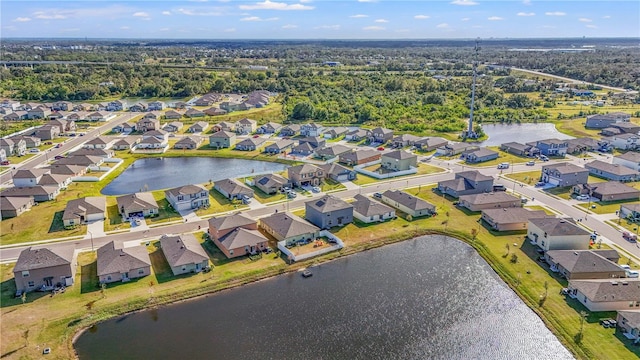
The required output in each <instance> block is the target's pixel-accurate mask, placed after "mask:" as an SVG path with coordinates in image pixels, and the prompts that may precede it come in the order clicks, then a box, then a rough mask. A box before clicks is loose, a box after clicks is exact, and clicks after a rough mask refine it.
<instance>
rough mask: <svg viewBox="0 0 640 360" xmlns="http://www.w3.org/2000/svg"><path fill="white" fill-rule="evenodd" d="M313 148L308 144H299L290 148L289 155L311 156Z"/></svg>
mask: <svg viewBox="0 0 640 360" xmlns="http://www.w3.org/2000/svg"><path fill="white" fill-rule="evenodd" d="M314 151H315V148H314V147H313V146H312V145H311V144H310V143H306V142H305V143H299V144H298V145H296V146H294V147H293V148H291V152H290V153H291V154H296V155H302V156H308V155H311V154H313V153H314Z"/></svg>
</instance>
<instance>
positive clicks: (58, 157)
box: [54, 155, 64, 160]
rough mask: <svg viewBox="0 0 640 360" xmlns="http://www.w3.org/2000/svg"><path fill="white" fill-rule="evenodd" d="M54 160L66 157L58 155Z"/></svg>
mask: <svg viewBox="0 0 640 360" xmlns="http://www.w3.org/2000/svg"><path fill="white" fill-rule="evenodd" d="M54 159H55V160H60V159H64V156H62V155H56V156H55V157H54Z"/></svg>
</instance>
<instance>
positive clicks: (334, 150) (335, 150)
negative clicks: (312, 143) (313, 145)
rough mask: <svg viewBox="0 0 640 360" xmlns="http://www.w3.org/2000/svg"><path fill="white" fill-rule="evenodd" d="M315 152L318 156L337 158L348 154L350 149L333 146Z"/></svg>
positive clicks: (342, 146)
mask: <svg viewBox="0 0 640 360" xmlns="http://www.w3.org/2000/svg"><path fill="white" fill-rule="evenodd" d="M315 151H316V154H318V155H326V156H338V155H340V154H344V153H346V152H350V151H351V148H350V147H348V146H345V145H341V144H335V145H331V146H325V147H322V148H319V149H316V150H315Z"/></svg>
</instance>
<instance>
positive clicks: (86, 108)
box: [73, 103, 98, 111]
mask: <svg viewBox="0 0 640 360" xmlns="http://www.w3.org/2000/svg"><path fill="white" fill-rule="evenodd" d="M73 110H74V111H96V110H98V108H97V106H96V105H94V104H90V103H82V104H78V105H76V106H74V108H73Z"/></svg>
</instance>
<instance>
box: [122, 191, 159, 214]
mask: <svg viewBox="0 0 640 360" xmlns="http://www.w3.org/2000/svg"><path fill="white" fill-rule="evenodd" d="M116 203H117V205H118V212H119V213H120V215H122V218H123V219H125V220H127V219H129V218H135V217H153V216H157V215H158V214H159V210H160V209H159V207H158V202H157V201H156V199H155V198H154V197H153V194H152V193H150V192H139V193H134V194H128V195H122V196H118V197H117V198H116Z"/></svg>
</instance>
